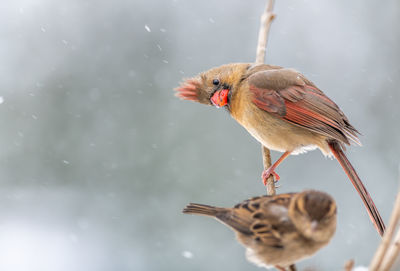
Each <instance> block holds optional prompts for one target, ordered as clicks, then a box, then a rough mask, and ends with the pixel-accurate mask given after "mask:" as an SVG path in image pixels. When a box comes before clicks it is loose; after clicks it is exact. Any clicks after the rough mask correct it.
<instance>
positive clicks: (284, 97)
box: [248, 69, 360, 144]
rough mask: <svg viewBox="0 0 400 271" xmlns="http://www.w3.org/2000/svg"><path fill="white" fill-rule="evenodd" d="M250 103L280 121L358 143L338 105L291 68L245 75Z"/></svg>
mask: <svg viewBox="0 0 400 271" xmlns="http://www.w3.org/2000/svg"><path fill="white" fill-rule="evenodd" d="M248 82H249V86H250V91H251V92H252V93H253V95H254V96H253V103H254V104H255V105H256V106H257V107H259V108H260V109H262V110H264V111H266V112H268V113H271V114H273V115H275V116H277V117H279V118H281V119H283V120H286V121H288V122H290V123H293V124H295V125H298V126H301V127H304V128H306V129H309V130H311V131H314V132H317V133H319V134H322V135H325V136H327V137H330V138H333V139H336V140H338V141H340V142H342V143H345V144H350V142H353V143H356V144H360V142H359V140H358V138H357V133H358V132H357V130H356V129H355V128H354V127H353V126H352V125H351V124H350V123H349V121H348V119H347V118H346V116H345V115H344V114H343V112H342V111H341V110H340V109H339V107H338V106H337V105H336V104H335V103H334V102H333V101H332V100H331V99H329V98H328V97H327V96H326V95H325V94H324V93H323V92H322V91H321V90H319V89H318V88H317V87H316V86H315V85H314V84H313V83H312V82H310V81H309V80H307V79H306V78H305V77H304V76H303V75H302V74H300V73H299V72H297V71H295V70H293V69H274V70H264V71H258V72H256V73H254V74H252V75H250V76H249V78H248Z"/></svg>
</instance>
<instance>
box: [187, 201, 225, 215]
mask: <svg viewBox="0 0 400 271" xmlns="http://www.w3.org/2000/svg"><path fill="white" fill-rule="evenodd" d="M220 209H221V208H218V207H214V206H210V205H205V204H199V203H190V204H189V205H188V206H186V207H185V209H183V211H182V212H183V213H184V214H195V215H206V216H213V217H215V216H216V215H217V214H218V210H220Z"/></svg>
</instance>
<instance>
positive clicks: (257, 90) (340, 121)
mask: <svg viewBox="0 0 400 271" xmlns="http://www.w3.org/2000/svg"><path fill="white" fill-rule="evenodd" d="M176 96H178V97H179V98H181V99H185V100H191V101H195V102H199V103H202V104H206V105H212V106H215V107H218V108H219V107H224V108H226V109H227V111H228V112H229V113H230V115H231V116H232V117H233V118H234V119H235V120H236V121H237V122H239V123H240V124H241V125H242V126H243V127H244V128H245V129H246V130H247V131H248V132H249V133H250V134H251V135H252V136H253V137H254V138H255V139H256V140H258V141H259V142H260V143H261V144H262V145H263V146H265V147H267V148H269V149H271V150H275V151H279V152H283V154H282V156H281V157H280V158H279V159H278V160H277V161H276V162H275V163H274V164H273V165H272V166H271V167H270V168H268V169H266V170H265V171H263V174H262V177H263V180H264V184H265V183H266V180H267V178H268V177H269V176H270V175H271V174H272V175H274V176H275V178H276V180H278V179H279V176H278V175H277V174H276V172H275V169H276V167H277V166H278V165H279V164H280V163H281V162H282V161H283V160H284V159H285V158H286V157H288V156H289V155H290V154H299V153H304V152H306V151H308V150H313V149H316V148H318V149H320V150H321V152H322V153H323V154H324V155H325V156H334V157H335V158H336V159H337V160H338V162H339V163H340V165H341V166H342V167H343V169H344V171H345V172H346V174H347V176H348V177H349V179H350V181H351V182H352V183H353V185H354V187H355V188H356V190H357V192H358V193H359V195H360V197H361V199H362V201H363V203H364V205H365V206H366V209H367V212H368V214H369V216H370V218H371V221H372V222H373V224H374V226H375V227H376V229H377V231H378V233H379V234H380V235H383V233H384V230H385V225H384V222H383V220H382V218H381V216H380V214H379V212H378V209H377V208H376V206H375V204H374V202H373V200H372V198H371V196H370V195H369V193H368V191H367V189H366V188H365V186H364V184H363V183H362V181H361V180H360V178H359V176H358V175H357V172H356V171H355V169H354V168H353V166H352V165H351V163H350V162H349V160H348V159H347V157H346V155H345V153H344V151H345V146H346V145H350V144H351V143H354V144H357V145H361V143H360V141H359V139H358V136H357V135H358V134H359V133H358V131H357V130H356V129H355V128H354V127H353V126H352V125H351V124H350V122H349V120H348V119H347V117H346V116H345V115H344V113H343V112H342V111H341V110H340V108H339V107H338V106H337V105H336V103H334V102H333V101H332V100H331V99H329V98H328V97H327V96H326V95H325V94H324V93H323V92H322V91H321V90H320V89H319V88H317V87H316V86H315V85H314V84H313V83H312V82H311V81H310V80H308V79H307V78H306V77H305V76H304V75H302V74H301V73H299V72H298V71H296V70H294V69H288V68H282V67H279V66H273V65H266V64H251V63H233V64H227V65H223V66H220V67H217V68H213V69H210V70H208V71H205V72H203V73H200V74H199V75H198V76H195V77H193V78H189V79H187V80H185V81H184V82H183V83H182V84H181V85H180V86H179V87H178V88H176Z"/></svg>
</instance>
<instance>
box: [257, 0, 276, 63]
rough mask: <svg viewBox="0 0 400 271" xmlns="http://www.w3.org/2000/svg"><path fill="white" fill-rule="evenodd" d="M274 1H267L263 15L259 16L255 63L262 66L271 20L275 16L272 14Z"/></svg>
mask: <svg viewBox="0 0 400 271" xmlns="http://www.w3.org/2000/svg"><path fill="white" fill-rule="evenodd" d="M273 7H274V0H268V1H267V5H266V7H265V10H264V13H263V14H262V15H261V24H260V32H258V43H257V56H256V63H257V64H263V63H264V60H265V49H266V48H267V39H268V33H269V29H270V27H271V23H272V20H273V19H274V18H275V14H273V13H272V8H273Z"/></svg>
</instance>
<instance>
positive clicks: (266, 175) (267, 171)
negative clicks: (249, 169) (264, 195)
mask: <svg viewBox="0 0 400 271" xmlns="http://www.w3.org/2000/svg"><path fill="white" fill-rule="evenodd" d="M271 175H272V176H274V178H275V183H276V182H278V181H279V179H280V178H281V177H279V175H278V174H277V173H276V172H275V168H274V167H270V168H268V169H265V170H264V171H263V173H262V175H261V178H262V180H263V183H264V185H267V181H268V178H269V176H271Z"/></svg>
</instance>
